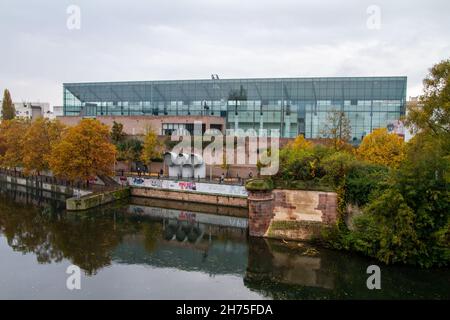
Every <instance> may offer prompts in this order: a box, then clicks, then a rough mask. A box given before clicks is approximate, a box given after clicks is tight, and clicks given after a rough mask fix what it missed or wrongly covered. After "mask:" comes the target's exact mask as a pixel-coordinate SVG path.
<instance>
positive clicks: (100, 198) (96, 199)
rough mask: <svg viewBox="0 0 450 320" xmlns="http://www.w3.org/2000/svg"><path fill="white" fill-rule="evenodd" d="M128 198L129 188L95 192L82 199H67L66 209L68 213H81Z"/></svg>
mask: <svg viewBox="0 0 450 320" xmlns="http://www.w3.org/2000/svg"><path fill="white" fill-rule="evenodd" d="M129 197H130V188H120V189H116V190H112V191H104V192H96V193H93V194H88V195H85V196H82V197H74V198H70V199H67V200H66V209H67V210H68V211H83V210H88V209H92V208H95V207H98V206H101V205H104V204H108V203H111V202H114V201H117V200H121V199H126V198H129Z"/></svg>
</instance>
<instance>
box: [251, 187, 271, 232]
mask: <svg viewBox="0 0 450 320" xmlns="http://www.w3.org/2000/svg"><path fill="white" fill-rule="evenodd" d="M273 205H274V197H273V194H272V192H271V191H248V219H249V221H248V224H249V234H250V235H251V236H254V237H263V236H265V235H266V233H267V230H268V229H269V226H270V222H271V221H272V219H273V217H274V212H273V208H274V207H273Z"/></svg>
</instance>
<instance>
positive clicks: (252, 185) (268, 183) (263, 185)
mask: <svg viewBox="0 0 450 320" xmlns="http://www.w3.org/2000/svg"><path fill="white" fill-rule="evenodd" d="M245 188H246V189H247V190H248V191H271V190H273V182H272V180H268V179H251V180H248V181H247V182H246V184H245Z"/></svg>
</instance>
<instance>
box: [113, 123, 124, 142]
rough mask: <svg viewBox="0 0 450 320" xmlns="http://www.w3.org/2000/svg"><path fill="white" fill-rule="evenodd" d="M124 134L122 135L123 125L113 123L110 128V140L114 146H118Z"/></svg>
mask: <svg viewBox="0 0 450 320" xmlns="http://www.w3.org/2000/svg"><path fill="white" fill-rule="evenodd" d="M124 136H125V134H124V133H123V124H122V123H120V122H116V121H114V122H113V125H112V128H111V140H112V142H113V143H114V144H118V143H119V142H121V141H122V140H123V138H124Z"/></svg>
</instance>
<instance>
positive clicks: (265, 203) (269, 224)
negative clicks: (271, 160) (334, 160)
mask: <svg viewBox="0 0 450 320" xmlns="http://www.w3.org/2000/svg"><path fill="white" fill-rule="evenodd" d="M248 208H249V233H250V235H251V236H256V237H270V238H280V239H291V240H310V239H312V238H317V237H320V235H321V230H322V229H323V228H324V227H327V226H330V225H332V224H334V223H335V222H336V219H337V195H336V193H334V192H321V191H305V190H282V189H275V190H273V191H265V192H262V191H259V192H251V191H249V195H248Z"/></svg>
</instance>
